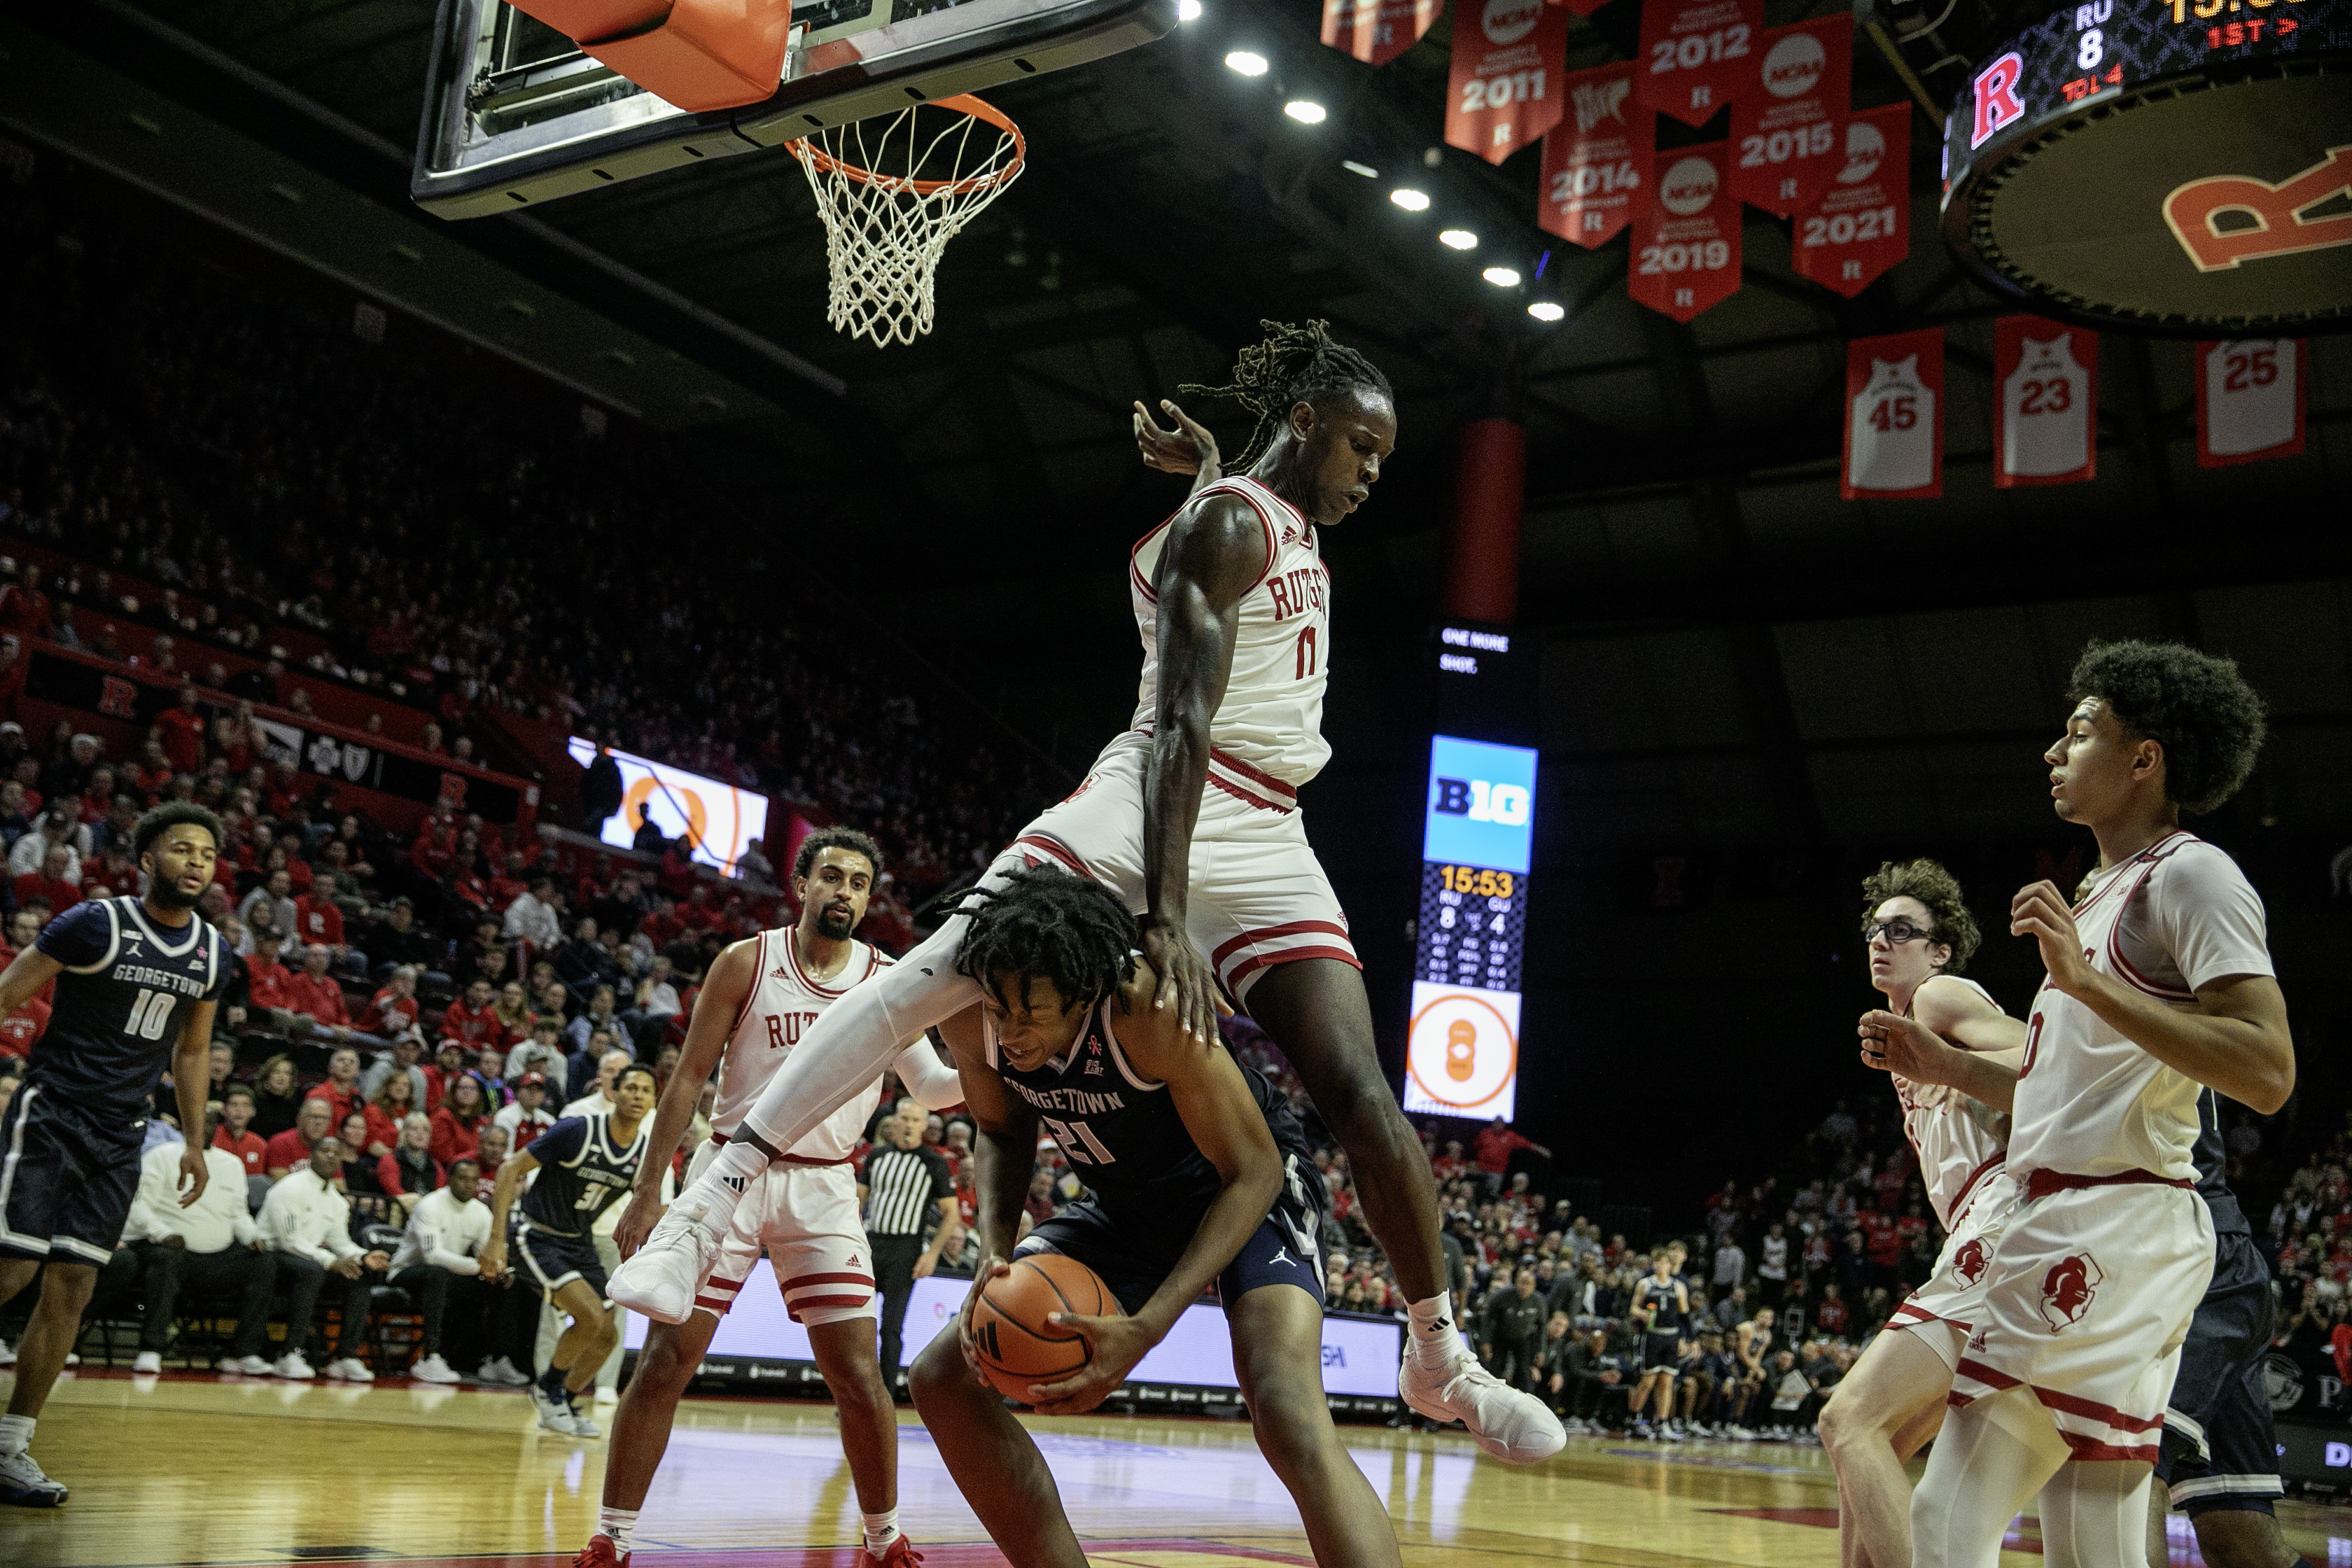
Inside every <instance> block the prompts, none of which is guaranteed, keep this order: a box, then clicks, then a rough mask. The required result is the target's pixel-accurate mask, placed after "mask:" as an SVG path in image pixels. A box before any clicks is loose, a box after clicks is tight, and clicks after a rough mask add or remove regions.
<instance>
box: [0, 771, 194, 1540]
mask: <svg viewBox="0 0 2352 1568" xmlns="http://www.w3.org/2000/svg"><path fill="white" fill-rule="evenodd" d="M220 843H221V827H220V822H219V819H218V818H216V817H215V816H213V814H212V813H211V812H209V811H206V810H205V808H204V807H203V806H200V805H194V804H191V803H189V802H185V801H175V802H172V803H169V804H167V805H160V806H157V807H156V808H155V809H154V810H152V811H151V812H149V813H148V814H147V815H146V816H142V817H141V818H140V819H139V823H138V826H136V827H134V828H133V829H132V830H131V854H132V856H133V857H134V858H136V860H137V861H138V864H139V868H140V869H141V870H142V871H143V872H145V873H146V876H147V891H146V894H145V896H144V897H142V898H115V899H91V900H87V901H85V902H83V903H79V904H77V905H75V906H74V907H73V908H72V909H70V910H67V911H66V912H65V913H64V914H63V915H60V916H59V917H58V918H57V919H56V920H53V921H50V922H49V923H48V926H47V929H46V930H44V931H42V932H41V934H40V937H39V939H38V940H37V941H36V942H34V943H33V944H32V945H31V946H29V947H27V948H26V949H25V951H24V952H20V953H18V954H17V955H16V960H15V962H14V963H10V964H9V965H8V969H7V972H6V973H5V974H0V1017H5V1016H8V1015H9V1014H11V1013H13V1012H15V1011H16V1008H17V1007H18V1006H20V1005H23V1003H24V1001H25V999H26V997H28V996H31V995H32V994H34V993H35V992H37V991H38V990H40V989H41V987H42V986H44V985H46V984H48V982H49V981H50V980H51V979H52V978H54V979H55V980H56V981H57V992H56V996H57V1000H56V1002H55V1003H54V1004H53V1010H52V1011H51V1013H50V1015H49V1026H48V1028H47V1029H46V1030H45V1031H43V1033H42V1035H41V1037H40V1038H39V1039H37V1040H36V1041H34V1042H33V1049H32V1055H31V1059H30V1061H29V1062H28V1064H27V1066H26V1073H25V1081H24V1083H23V1085H22V1086H21V1087H20V1088H19V1089H17V1090H16V1094H15V1095H14V1096H13V1097H12V1098H11V1099H10V1100H9V1101H8V1109H7V1111H6V1113H5V1116H0V1148H5V1150H6V1151H7V1157H6V1159H5V1163H0V1302H5V1301H7V1300H9V1299H10V1298H11V1297H13V1296H15V1295H16V1293H17V1292H18V1291H20V1290H22V1289H25V1287H26V1286H27V1285H30V1284H31V1283H32V1282H33V1280H34V1279H35V1277H36V1276H42V1274H43V1265H44V1264H46V1265H47V1274H46V1276H43V1277H42V1284H41V1296H40V1300H38V1301H37V1303H36V1304H35V1305H34V1308H33V1317H32V1321H31V1323H30V1324H29V1325H27V1326H26V1330H25V1337H24V1339H23V1341H22V1342H20V1343H19V1344H18V1345H17V1347H16V1386H15V1387H14V1388H13V1389H12V1390H10V1392H9V1395H8V1414H7V1415H5V1416H0V1503H13V1504H15V1505H16V1506H17V1507H20V1508H55V1507H57V1506H58V1504H60V1503H62V1502H64V1501H65V1500H66V1488H65V1487H64V1485H63V1484H62V1483H60V1482H58V1481H53V1480H51V1479H49V1478H48V1477H47V1476H46V1475H44V1474H42V1473H41V1467H40V1466H39V1465H38V1464H37V1463H36V1462H35V1461H34V1459H33V1456H32V1454H31V1453H30V1452H29V1451H28V1449H29V1447H30V1445H31V1443H32V1440H33V1424H34V1422H35V1421H36V1420H37V1419H38V1417H39V1415H40V1414H41V1406H42V1405H44V1404H46V1403H47V1400H48V1397H49V1390H50V1388H51V1386H52V1385H53V1384H56V1382H57V1378H58V1372H59V1371H60V1370H61V1369H63V1367H64V1366H65V1363H66V1356H67V1355H68V1352H71V1351H72V1350H73V1345H74V1339H75V1336H76V1334H77V1333H78V1332H79V1329H80V1325H81V1312H82V1309H83V1307H85V1306H87V1305H88V1304H89V1296H90V1291H91V1289H93V1288H94V1287H95V1286H96V1284H97V1283H98V1270H99V1269H100V1267H102V1266H103V1265H104V1264H105V1263H106V1261H107V1259H109V1258H112V1257H113V1256H114V1244H115V1242H116V1241H117V1240H118V1239H119V1238H120V1237H121V1235H122V1226H123V1222H124V1221H125V1220H126V1219H127V1218H128V1217H129V1215H130V1213H131V1198H132V1197H133V1196H134V1195H135V1194H137V1192H138V1189H139V1173H140V1170H139V1167H140V1155H141V1152H142V1147H143V1144H144V1139H145V1130H146V1126H147V1107H148V1103H149V1100H150V1097H151V1096H152V1095H153V1093H154V1091H155V1086H156V1084H157V1083H158V1082H159V1081H160V1080H161V1079H162V1078H163V1068H164V1064H165V1063H166V1062H169V1063H170V1065H171V1068H172V1082H173V1086H174V1089H175V1090H176V1092H177V1095H178V1099H179V1107H180V1125H181V1126H182V1127H184V1128H192V1129H195V1130H196V1132H195V1135H194V1137H193V1138H191V1139H189V1140H188V1141H187V1142H185V1143H184V1146H183V1148H182V1152H181V1156H180V1181H181V1184H182V1187H183V1190H182V1192H181V1194H180V1206H181V1207H182V1208H185V1207H187V1206H188V1205H191V1204H193V1203H194V1202H195V1201H196V1199H197V1198H199V1197H201V1196H203V1195H204V1190H205V1179H206V1176H207V1172H206V1170H205V1152H204V1148H203V1138H204V1134H203V1131H202V1129H203V1128H204V1125H205V1085H206V1084H207V1083H208V1082H209V1081H210V1079H211V1077H212V1069H211V1067H210V1065H209V1062H210V1058H211V1054H212V1043H213V1010H214V1008H215V1005H217V1004H218V1002H219V999H220V994H221V992H222V990H223V989H224V988H225V987H226V985H227V984H228V978H229V970H230V966H231V963H232V959H231V955H230V953H229V951H228V946H227V944H226V942H222V941H221V938H220V933H219V932H217V931H214V930H213V928H212V927H211V926H209V925H207V924H205V922H204V921H202V920H199V919H198V918H197V917H196V913H195V908H196V900H198V899H199V898H200V897H202V896H203V894H204V890H205V888H207V887H208V886H210V885H211V883H212V879H213V862H214V860H215V858H216V857H217V855H218V853H219V849H220Z"/></svg>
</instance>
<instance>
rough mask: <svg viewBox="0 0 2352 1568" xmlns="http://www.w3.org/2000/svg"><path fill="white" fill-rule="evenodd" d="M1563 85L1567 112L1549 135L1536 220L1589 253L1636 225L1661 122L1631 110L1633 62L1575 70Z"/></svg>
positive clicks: (1642, 112)
mask: <svg viewBox="0 0 2352 1568" xmlns="http://www.w3.org/2000/svg"><path fill="white" fill-rule="evenodd" d="M1562 87H1563V89H1564V90H1563V91H1562V92H1561V95H1560V96H1561V97H1562V98H1563V99H1564V100H1566V103H1567V109H1566V111H1565V112H1564V113H1563V114H1562V115H1561V117H1560V121H1559V124H1558V125H1555V126H1553V127H1552V128H1551V130H1550V131H1549V132H1548V133H1546V135H1545V137H1544V150H1543V174H1542V178H1541V181H1540V183H1539V184H1538V187H1537V189H1538V193H1539V194H1538V196H1537V198H1536V222H1537V223H1538V224H1540V225H1542V226H1543V228H1544V231H1545V232H1546V233H1548V234H1556V235H1558V236H1559V237H1560V238H1562V239H1567V240H1573V241H1574V242H1575V243H1577V244H1578V245H1580V246H1583V247H1585V248H1586V249H1588V250H1590V249H1591V248H1592V247H1595V246H1599V245H1601V244H1604V243H1606V242H1607V241H1609V240H1611V239H1613V238H1615V237H1616V236H1617V231H1618V230H1619V229H1622V228H1623V227H1624V226H1626V225H1627V224H1629V223H1631V222H1633V212H1634V204H1635V203H1636V202H1638V201H1639V200H1640V199H1641V198H1642V196H1643V194H1644V193H1645V192H1646V191H1647V190H1648V188H1649V184H1650V149H1651V146H1652V144H1653V143H1654V140H1655V137H1654V130H1653V128H1654V125H1655V123H1656V116H1654V114H1652V113H1651V112H1650V111H1649V110H1646V109H1639V108H1636V107H1634V105H1633V62H1631V61H1625V62H1623V63H1621V64H1618V65H1613V66H1602V67H1601V68H1599V69H1598V70H1589V71H1577V72H1575V73H1573V74H1572V75H1570V76H1569V77H1568V78H1567V79H1565V80H1564V81H1563V83H1562ZM1637 125H1638V126H1639V127H1640V129H1639V130H1638V131H1637V130H1636V129H1635V127H1636V126H1637Z"/></svg>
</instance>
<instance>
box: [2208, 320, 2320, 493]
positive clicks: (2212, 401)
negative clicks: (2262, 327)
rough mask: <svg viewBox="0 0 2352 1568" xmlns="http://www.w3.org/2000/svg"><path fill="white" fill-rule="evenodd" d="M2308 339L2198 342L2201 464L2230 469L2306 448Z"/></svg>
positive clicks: (2288, 456) (2291, 453)
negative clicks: (2305, 358) (2305, 359)
mask: <svg viewBox="0 0 2352 1568" xmlns="http://www.w3.org/2000/svg"><path fill="white" fill-rule="evenodd" d="M2303 425H2304V411H2303V342H2302V341H2301V340H2300V339H2296V338H2232V339H2230V340H2228V341H2226V342H2218V343H2199V344H2198V345H2197V466H2198V467H2199V468H2228V467H2229V466H2230V465H2231V464H2232V463H2259V462H2261V461H2263V459H2264V458H2292V457H2294V455H2295V454H2296V453H2297V452H2300V451H2302V450H2303Z"/></svg>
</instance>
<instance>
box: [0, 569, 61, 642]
mask: <svg viewBox="0 0 2352 1568" xmlns="http://www.w3.org/2000/svg"><path fill="white" fill-rule="evenodd" d="M49 614H50V609H49V596H48V595H47V594H44V593H42V592H41V564H40V563H39V562H37V561H27V562H26V563H25V566H24V570H23V571H22V572H20V573H19V574H17V577H16V581H15V582H14V583H11V584H8V585H7V586H5V587H0V631H5V632H7V633H9V634H11V635H13V636H14V637H16V638H17V639H18V641H19V642H21V641H22V640H23V639H25V638H26V637H47V636H48V635H49Z"/></svg>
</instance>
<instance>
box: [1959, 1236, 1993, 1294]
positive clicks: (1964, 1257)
mask: <svg viewBox="0 0 2352 1568" xmlns="http://www.w3.org/2000/svg"><path fill="white" fill-rule="evenodd" d="M1985 1262H1986V1259H1985V1244H1984V1241H1983V1238H1982V1237H1969V1239H1968V1241H1967V1242H1965V1243H1963V1244H1962V1246H1961V1247H1960V1249H1959V1250H1958V1252H1955V1253H1954V1254H1952V1268H1953V1270H1954V1271H1955V1272H1956V1273H1958V1275H1959V1277H1960V1278H1961V1279H1963V1280H1965V1281H1967V1282H1968V1283H1969V1284H1970V1285H1973V1284H1975V1283H1976V1282H1977V1280H1978V1279H1979V1277H1980V1276H1981V1275H1982V1274H1983V1273H1984V1271H1985Z"/></svg>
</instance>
